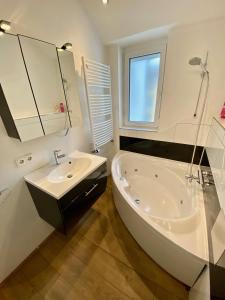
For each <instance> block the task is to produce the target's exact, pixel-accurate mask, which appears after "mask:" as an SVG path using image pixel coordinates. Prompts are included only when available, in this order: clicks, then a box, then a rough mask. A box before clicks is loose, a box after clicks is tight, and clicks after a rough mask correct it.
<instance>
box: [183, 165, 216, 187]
mask: <svg viewBox="0 0 225 300" xmlns="http://www.w3.org/2000/svg"><path fill="white" fill-rule="evenodd" d="M185 178H186V179H187V180H188V181H189V182H192V181H193V180H196V181H197V182H198V183H199V184H201V186H202V187H203V188H204V187H205V186H208V185H214V180H213V175H212V172H211V171H206V170H201V169H198V175H197V176H194V175H193V174H191V175H189V174H188V175H185Z"/></svg>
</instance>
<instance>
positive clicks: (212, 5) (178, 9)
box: [80, 0, 225, 44]
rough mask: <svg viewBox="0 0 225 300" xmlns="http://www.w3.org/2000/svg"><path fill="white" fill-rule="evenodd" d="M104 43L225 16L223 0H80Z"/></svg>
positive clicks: (224, 0)
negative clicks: (145, 32)
mask: <svg viewBox="0 0 225 300" xmlns="http://www.w3.org/2000/svg"><path fill="white" fill-rule="evenodd" d="M80 3H81V5H82V6H83V8H84V10H85V11H86V13H87V14H88V15H89V17H90V19H91V20H92V22H93V24H94V25H95V27H96V29H97V30H98V32H99V35H100V37H101V39H102V41H103V42H104V43H105V44H109V43H113V42H115V41H117V40H120V39H123V38H124V37H128V36H131V35H135V34H137V33H140V32H144V31H149V30H151V29H157V28H161V27H164V26H170V25H177V24H185V23H195V22H201V21H203V20H206V19H214V18H218V17H224V16H225V0H109V4H108V5H107V6H104V5H103V4H102V1H101V0H80Z"/></svg>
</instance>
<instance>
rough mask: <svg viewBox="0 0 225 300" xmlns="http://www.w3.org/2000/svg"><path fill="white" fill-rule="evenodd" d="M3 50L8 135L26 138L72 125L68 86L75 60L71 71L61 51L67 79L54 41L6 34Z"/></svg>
mask: <svg viewBox="0 0 225 300" xmlns="http://www.w3.org/2000/svg"><path fill="white" fill-rule="evenodd" d="M62 52H68V51H66V50H65V51H62ZM0 53H1V55H0V85H1V88H0V114H1V117H2V120H3V122H4V125H5V127H6V130H7V133H8V135H9V136H11V137H15V138H18V139H20V140H21V141H22V142H24V141H28V140H31V139H34V138H37V137H41V136H43V135H47V134H51V133H54V132H58V131H61V130H64V129H67V128H69V127H71V122H70V116H69V109H68V103H67V99H66V89H68V84H69V85H70V72H73V73H74V74H75V68H74V63H73V64H72V68H73V69H70V71H69V72H68V71H67V70H68V64H67V63H64V57H66V54H64V55H63V54H61V65H62V66H64V65H65V66H64V73H65V76H64V79H63V76H62V70H61V68H60V63H59V55H58V53H60V52H58V51H57V48H56V46H55V45H54V44H51V43H48V42H44V41H40V40H37V39H34V38H30V37H26V36H22V35H12V34H4V35H3V36H1V38H0ZM71 55H72V59H73V54H72V52H69V55H68V57H70V58H71ZM65 61H66V60H65ZM70 67H71V66H70ZM67 73H68V74H69V75H66V74H67ZM63 82H64V84H63ZM73 89H75V85H74V87H73V88H72V89H71V88H70V89H69V90H70V91H71V90H73ZM70 91H69V92H68V94H70V95H69V96H70V97H73V95H71V93H70ZM71 100H72V99H71Z"/></svg>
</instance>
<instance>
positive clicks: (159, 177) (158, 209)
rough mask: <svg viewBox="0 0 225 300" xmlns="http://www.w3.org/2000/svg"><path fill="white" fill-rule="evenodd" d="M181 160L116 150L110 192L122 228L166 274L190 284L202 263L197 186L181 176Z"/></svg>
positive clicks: (204, 238) (184, 168) (200, 196)
mask: <svg viewBox="0 0 225 300" xmlns="http://www.w3.org/2000/svg"><path fill="white" fill-rule="evenodd" d="M186 171H187V164H186V163H180V162H177V161H170V160H167V159H162V158H155V157H152V156H146V155H142V154H136V153H131V152H126V151H119V152H118V153H117V154H116V156H115V157H114V159H113V162H112V178H113V196H114V201H115V205H116V208H117V210H118V212H119V214H120V216H121V218H122V220H123V222H124V223H125V225H126V227H127V228H128V230H129V231H130V233H131V234H132V235H133V237H134V238H135V239H136V241H137V242H138V243H139V244H140V246H141V247H142V248H143V249H144V250H145V251H146V252H147V253H148V254H149V255H150V256H151V257H152V259H153V260H155V262H156V263H158V264H159V265H160V266H161V267H162V268H164V269H165V270H166V271H167V272H169V273H170V274H171V275H173V276H174V277H175V278H177V279H178V280H180V281H182V282H183V283H185V284H186V285H188V286H192V285H193V284H194V282H195V281H196V279H197V278H198V276H199V274H200V273H201V271H202V269H203V268H204V266H205V264H206V263H207V261H208V240H207V229H206V221H205V210H204V200H203V193H202V189H201V186H200V185H199V184H198V183H196V182H192V183H188V182H187V181H186V180H185V174H186Z"/></svg>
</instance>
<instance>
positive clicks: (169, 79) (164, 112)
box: [108, 19, 225, 144]
mask: <svg viewBox="0 0 225 300" xmlns="http://www.w3.org/2000/svg"><path fill="white" fill-rule="evenodd" d="M224 36H225V19H218V20H214V21H208V22H204V23H199V24H194V25H188V26H183V27H178V28H174V29H172V30H171V31H170V32H169V33H168V47H167V56H166V66H165V79H164V87H163V94H162V105H161V114H160V123H159V129H158V131H157V132H146V131H145V132H144V131H142V132H141V131H132V130H124V129H119V127H118V123H119V121H118V119H119V116H118V109H115V111H114V113H115V114H116V116H115V118H116V124H117V129H116V132H117V134H120V135H125V136H133V137H141V138H146V139H153V140H162V141H169V142H178V143H186V144H192V143H193V142H194V137H195V133H196V127H197V126H196V124H197V123H198V118H194V117H193V114H194V109H195V105H196V102H197V96H198V91H199V86H200V81H201V77H200V68H199V67H192V66H190V65H189V64H188V61H189V59H190V58H192V57H194V56H200V57H202V58H203V59H204V58H205V56H206V52H207V51H209V61H208V69H209V71H210V88H209V94H208V106H207V111H206V114H205V116H204V120H203V121H204V124H210V123H211V118H212V116H213V115H219V112H220V110H221V106H222V104H223V102H224V101H225V87H224V78H225V55H224V53H225V39H224ZM120 52H121V49H120V47H119V46H118V45H114V46H111V47H109V51H108V53H109V61H110V64H111V66H112V70H113V77H114V78H116V80H114V86H113V94H114V102H115V105H114V106H116V107H118V103H119V101H124V99H122V97H121V94H122V92H121V91H120V93H119V94H118V86H119V85H120V84H121V83H120V80H121V78H119V77H121V74H120V70H118V68H119V69H121V65H118V63H117V62H118V60H120ZM116 63H117V67H115V65H116ZM118 78H119V79H118ZM202 101H203V98H202V99H201V103H200V107H202ZM202 127H203V129H204V130H202V132H201V134H200V136H201V138H200V141H199V144H204V143H205V138H206V136H207V133H208V126H202ZM117 140H118V139H117Z"/></svg>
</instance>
